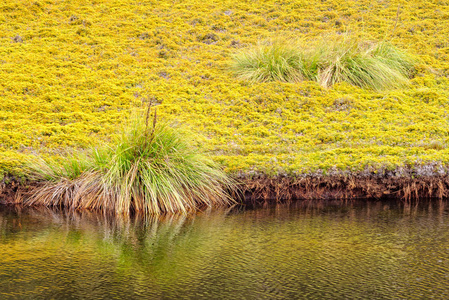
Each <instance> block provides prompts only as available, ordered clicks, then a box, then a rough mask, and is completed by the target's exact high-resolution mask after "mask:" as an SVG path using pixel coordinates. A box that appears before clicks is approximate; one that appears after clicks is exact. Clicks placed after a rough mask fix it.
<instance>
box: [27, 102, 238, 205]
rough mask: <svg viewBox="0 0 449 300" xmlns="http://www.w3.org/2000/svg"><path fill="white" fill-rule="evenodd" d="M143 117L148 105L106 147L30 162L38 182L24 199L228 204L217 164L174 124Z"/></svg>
mask: <svg viewBox="0 0 449 300" xmlns="http://www.w3.org/2000/svg"><path fill="white" fill-rule="evenodd" d="M148 117H149V109H148V113H147V118H146V122H143V121H142V120H141V119H139V118H136V119H134V120H133V123H132V124H131V126H130V127H129V129H127V131H126V132H125V133H123V135H122V136H121V137H120V138H119V139H118V141H117V142H116V144H115V145H114V146H113V147H111V148H109V147H108V148H101V149H96V150H93V151H91V153H88V154H84V155H80V156H76V155H75V156H72V157H68V158H66V160H65V161H63V162H62V163H60V162H59V161H56V160H48V161H43V160H42V161H41V162H40V163H37V164H33V165H32V166H31V172H30V173H31V177H33V178H34V179H36V180H39V181H41V182H44V184H43V185H42V186H40V187H39V188H37V189H36V191H35V193H34V195H33V196H32V197H31V199H30V200H28V204H30V205H33V204H44V205H46V206H64V207H70V208H76V209H78V208H83V209H96V210H112V211H115V212H117V213H125V214H127V213H129V212H132V211H136V212H144V213H146V214H160V213H166V212H168V213H175V212H187V211H191V210H195V209H198V208H199V207H202V206H215V205H222V204H227V203H229V202H230V201H231V200H230V197H229V196H228V195H227V193H226V192H225V190H224V188H226V187H229V186H230V185H231V181H230V180H229V179H228V178H227V176H226V175H225V174H224V173H223V172H222V171H221V170H220V168H219V166H218V165H217V164H216V163H214V162H213V161H212V160H211V159H209V158H208V157H207V156H205V155H203V154H200V153H198V152H197V151H198V150H197V149H195V148H193V147H192V146H191V145H190V144H189V142H188V140H187V139H186V137H184V136H181V135H180V133H179V132H178V131H177V130H176V129H175V128H172V127H170V126H168V125H160V124H156V114H155V115H154V122H153V126H152V127H151V126H149V125H148ZM150 127H151V128H150Z"/></svg>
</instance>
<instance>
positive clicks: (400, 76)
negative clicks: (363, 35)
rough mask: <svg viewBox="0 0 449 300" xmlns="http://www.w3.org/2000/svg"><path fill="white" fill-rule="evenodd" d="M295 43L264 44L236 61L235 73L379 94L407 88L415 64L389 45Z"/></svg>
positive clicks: (346, 38)
mask: <svg viewBox="0 0 449 300" xmlns="http://www.w3.org/2000/svg"><path fill="white" fill-rule="evenodd" d="M304 44H305V43H302V44H299V43H297V42H293V41H289V40H275V41H274V42H270V43H264V44H259V45H258V46H256V47H254V48H252V49H246V50H244V51H241V52H240V53H238V54H237V55H235V56H234V60H233V64H232V69H233V70H234V72H235V74H236V75H237V76H238V77H240V78H242V79H246V80H251V81H275V80H278V81H285V82H297V81H301V80H312V81H317V82H318V83H319V84H320V85H321V86H323V87H330V86H332V85H334V84H336V83H339V82H348V83H350V84H352V85H355V86H359V87H363V88H371V89H375V90H384V89H391V88H396V87H401V86H405V85H407V84H408V82H409V77H410V75H411V72H412V69H413V63H414V62H413V59H412V58H411V56H409V55H408V54H406V53H405V52H403V51H401V50H399V49H397V48H396V47H394V46H393V45H392V44H391V43H389V42H385V41H383V42H380V43H366V42H362V41H360V40H358V39H354V38H351V37H349V36H347V35H343V36H339V37H336V38H330V37H327V38H326V39H323V41H322V42H320V43H318V45H316V46H312V47H311V46H304Z"/></svg>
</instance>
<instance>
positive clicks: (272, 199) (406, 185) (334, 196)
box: [0, 170, 449, 205]
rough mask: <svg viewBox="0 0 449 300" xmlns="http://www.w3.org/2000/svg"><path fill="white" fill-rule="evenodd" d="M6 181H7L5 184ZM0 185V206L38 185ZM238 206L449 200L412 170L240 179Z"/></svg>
mask: <svg viewBox="0 0 449 300" xmlns="http://www.w3.org/2000/svg"><path fill="white" fill-rule="evenodd" d="M5 179H6V180H5ZM5 179H3V180H2V181H1V182H0V204H23V200H24V199H25V198H26V197H28V196H30V195H31V193H32V190H33V189H34V188H35V187H36V186H38V185H39V182H30V181H23V180H18V179H16V178H14V177H12V176H10V177H8V176H7V177H5ZM236 180H237V182H238V189H239V190H237V191H229V192H230V194H234V195H235V196H237V197H236V198H237V199H239V200H237V203H238V204H243V205H255V204H256V205H257V204H276V203H287V202H292V201H304V200H309V201H310V200H347V201H350V200H360V199H366V200H382V199H398V200H401V201H404V202H407V201H415V200H420V199H438V200H443V199H445V198H448V197H449V174H447V173H444V174H433V175H424V176H416V175H415V174H414V173H413V172H412V171H411V170H408V172H405V175H402V176H391V173H390V174H388V173H383V174H378V173H377V174H376V173H366V172H365V173H362V172H360V173H354V174H333V175H319V176H317V175H316V174H315V175H303V176H301V177H293V176H273V177H270V176H267V175H264V174H261V175H258V176H249V175H240V176H239V178H238V179H236Z"/></svg>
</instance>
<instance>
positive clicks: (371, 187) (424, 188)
mask: <svg viewBox="0 0 449 300" xmlns="http://www.w3.org/2000/svg"><path fill="white" fill-rule="evenodd" d="M242 190H243V191H244V195H245V201H247V202H250V203H279V202H288V201H292V200H335V199H344V200H355V199H362V198H363V199H368V200H376V199H387V198H390V199H391V198H395V199H398V200H402V201H411V200H419V199H431V198H437V199H443V198H447V197H448V196H449V176H432V177H419V178H414V177H413V176H412V177H399V178H379V177H374V176H373V177H358V176H329V177H315V178H310V177H304V178H289V177H282V178H268V177H261V178H257V179H254V178H251V179H249V178H248V179H243V180H242Z"/></svg>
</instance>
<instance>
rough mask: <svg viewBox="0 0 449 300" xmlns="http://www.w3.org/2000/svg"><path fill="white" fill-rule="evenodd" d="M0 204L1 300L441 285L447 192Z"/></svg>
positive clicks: (362, 293)
mask: <svg viewBox="0 0 449 300" xmlns="http://www.w3.org/2000/svg"><path fill="white" fill-rule="evenodd" d="M4 211H5V209H4V208H3V207H0V237H1V238H0V254H1V255H0V272H1V273H2V279H3V280H1V281H0V295H1V298H2V299H8V296H9V295H10V294H14V293H17V294H15V296H16V298H33V299H35V298H45V299H49V298H55V299H58V298H60V299H67V298H70V297H69V295H72V297H71V298H83V299H89V298H105V297H106V298H114V297H115V298H127V299H129V298H133V297H134V298H157V299H158V298H169V299H179V298H189V299H210V298H214V299H215V298H219V299H241V298H248V299H263V298H268V299H278V298H279V299H285V298H288V299H304V298H319V299H321V298H332V299H340V298H351V299H357V298H363V299H366V298H371V296H372V295H373V293H376V294H375V295H376V297H375V298H380V299H383V298H386V299H391V298H396V297H398V295H400V297H401V298H410V297H413V295H416V294H419V293H422V292H423V286H424V285H425V286H426V287H427V288H426V291H427V292H428V294H427V295H428V296H426V297H425V298H432V297H431V296H432V295H434V296H437V295H438V296H439V295H441V294H442V293H444V292H446V291H447V280H446V278H444V276H441V273H442V272H446V271H447V269H448V266H447V265H446V264H445V263H444V258H445V257H447V243H445V239H444V237H445V236H447V231H448V228H447V203H446V202H444V201H442V202H440V203H434V204H433V205H431V206H430V205H429V204H428V203H426V204H425V205H421V206H419V207H418V206H414V205H407V204H401V203H395V204H391V203H386V202H383V203H382V202H375V203H363V205H360V204H359V203H357V202H353V203H350V204H348V205H341V203H340V205H329V203H328V202H324V201H323V202H321V203H320V202H313V203H312V202H304V203H296V204H290V205H278V206H270V207H268V208H267V209H257V210H246V211H245V210H244V209H242V211H240V212H233V211H230V212H228V211H213V212H210V213H201V214H198V215H191V216H182V215H178V216H170V217H167V216H164V217H159V218H147V219H140V220H139V219H132V218H108V217H107V216H105V215H103V214H96V213H90V212H86V211H83V212H67V211H56V212H55V211H53V210H42V209H39V210H34V209H33V210H29V209H28V210H19V211H10V212H9V213H7V214H5V213H4ZM423 237H426V238H423ZM440 259H441V260H443V261H439V260H440ZM18 269H20V272H18V271H17V270H18ZM416 278H423V279H422V280H420V281H418V280H416ZM330 283H335V288H329V286H330ZM392 285H394V286H393V287H392ZM354 286H356V287H357V288H354ZM398 287H400V288H398ZM430 290H433V292H430ZM426 291H425V292H426ZM408 292H409V293H410V294H408ZM2 293H3V294H2ZM4 294H7V295H6V296H5V295H4ZM410 295H411V296H410ZM64 296H65V297H64ZM11 298H12V299H14V297H13V296H11Z"/></svg>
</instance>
